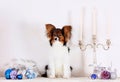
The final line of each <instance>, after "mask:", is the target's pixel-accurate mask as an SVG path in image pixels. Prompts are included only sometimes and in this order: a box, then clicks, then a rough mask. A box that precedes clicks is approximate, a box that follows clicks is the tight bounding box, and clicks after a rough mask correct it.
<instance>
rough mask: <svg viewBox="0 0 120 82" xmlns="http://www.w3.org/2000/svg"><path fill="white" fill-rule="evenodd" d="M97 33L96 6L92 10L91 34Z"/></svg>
mask: <svg viewBox="0 0 120 82" xmlns="http://www.w3.org/2000/svg"><path fill="white" fill-rule="evenodd" d="M96 34H97V18H96V8H94V10H93V24H92V35H96Z"/></svg>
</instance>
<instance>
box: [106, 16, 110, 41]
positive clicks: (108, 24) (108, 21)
mask: <svg viewBox="0 0 120 82" xmlns="http://www.w3.org/2000/svg"><path fill="white" fill-rule="evenodd" d="M110 24H111V22H110V18H109V16H108V17H107V29H106V35H107V39H110V26H111V25H110Z"/></svg>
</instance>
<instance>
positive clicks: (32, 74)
mask: <svg viewBox="0 0 120 82" xmlns="http://www.w3.org/2000/svg"><path fill="white" fill-rule="evenodd" d="M25 76H26V78H27V79H33V78H36V77H37V75H36V73H35V72H34V71H33V70H32V69H28V70H26V73H25Z"/></svg>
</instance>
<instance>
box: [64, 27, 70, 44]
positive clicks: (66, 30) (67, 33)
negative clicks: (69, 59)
mask: <svg viewBox="0 0 120 82" xmlns="http://www.w3.org/2000/svg"><path fill="white" fill-rule="evenodd" d="M62 30H63V33H64V36H65V41H66V42H68V41H69V40H70V38H71V31H72V26H64V27H63V28H62Z"/></svg>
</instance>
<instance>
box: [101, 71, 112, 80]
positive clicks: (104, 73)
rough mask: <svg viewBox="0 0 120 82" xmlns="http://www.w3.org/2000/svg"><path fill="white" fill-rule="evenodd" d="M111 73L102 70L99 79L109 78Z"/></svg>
mask: <svg viewBox="0 0 120 82" xmlns="http://www.w3.org/2000/svg"><path fill="white" fill-rule="evenodd" d="M110 77H111V74H110V72H109V71H106V70H104V71H103V72H101V79H110Z"/></svg>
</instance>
